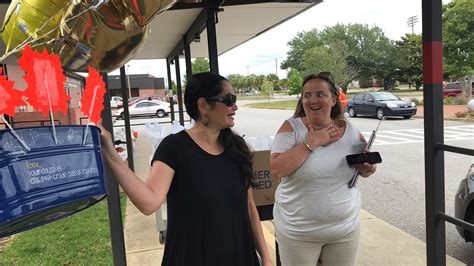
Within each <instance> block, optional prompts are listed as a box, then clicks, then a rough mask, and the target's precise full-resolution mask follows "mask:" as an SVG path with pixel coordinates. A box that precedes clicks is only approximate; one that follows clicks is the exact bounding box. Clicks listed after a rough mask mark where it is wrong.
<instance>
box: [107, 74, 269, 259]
mask: <svg viewBox="0 0 474 266" xmlns="http://www.w3.org/2000/svg"><path fill="white" fill-rule="evenodd" d="M236 100H237V99H236V96H235V94H234V90H233V88H232V86H231V84H230V83H229V82H228V81H227V80H226V79H225V78H223V77H221V76H219V75H216V74H212V73H208V72H206V73H199V74H195V75H192V76H190V77H189V79H188V82H187V85H186V91H185V94H184V103H185V106H186V110H187V112H188V114H189V116H190V117H191V118H192V119H194V120H195V121H196V123H195V125H194V126H193V127H192V128H191V129H188V130H183V131H181V132H179V133H176V134H172V135H169V136H168V137H166V138H164V139H163V141H162V142H161V143H160V145H159V146H158V148H157V150H156V152H155V155H154V157H153V160H152V168H151V171H150V174H149V177H148V180H147V181H146V182H142V181H141V180H140V179H139V178H138V177H137V176H135V174H134V173H133V172H132V171H131V170H130V169H129V168H128V167H127V166H126V165H125V164H124V163H123V162H122V160H121V159H120V157H118V155H117V153H116V152H115V150H114V147H113V145H112V141H111V138H110V134H108V133H103V138H102V141H103V155H104V157H105V159H106V162H107V163H108V165H109V166H110V167H111V169H112V171H113V172H114V174H115V176H117V179H118V182H119V184H120V185H121V187H122V188H123V189H124V191H125V192H126V193H127V195H128V196H129V197H130V199H131V200H132V202H133V203H134V204H135V206H137V208H138V209H139V210H140V211H142V212H143V213H144V214H147V215H149V214H152V213H153V212H155V211H156V210H157V209H158V208H159V207H160V206H161V204H162V203H163V201H164V200H165V198H166V200H167V205H168V224H167V236H166V243H165V251H164V256H163V261H162V265H172V266H189V265H198V266H208V265H209V266H220V265H235V266H249V265H259V261H258V257H257V254H256V250H257V251H258V253H259V254H260V257H261V259H262V262H263V265H272V263H271V261H270V257H269V254H268V250H267V247H266V244H265V240H264V237H263V233H262V228H261V224H260V219H259V216H258V212H257V209H256V207H255V203H254V201H253V197H252V188H253V186H252V185H253V179H252V177H253V175H252V162H251V155H250V152H249V149H248V147H247V145H246V143H245V142H244V140H243V139H242V138H241V137H240V136H238V135H236V134H234V133H233V132H232V130H231V129H230V128H231V127H232V126H234V116H235V112H236V111H237V105H236ZM102 130H103V132H105V129H103V128H102Z"/></svg>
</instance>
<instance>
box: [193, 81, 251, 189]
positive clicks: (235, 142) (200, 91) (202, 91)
mask: <svg viewBox="0 0 474 266" xmlns="http://www.w3.org/2000/svg"><path fill="white" fill-rule="evenodd" d="M224 82H228V81H227V79H226V78H224V77H222V76H220V75H217V74H214V73H210V72H203V73H199V74H194V75H192V76H190V77H189V78H188V81H187V84H186V91H185V92H184V105H185V106H186V111H187V113H188V115H189V116H190V117H191V118H192V119H194V120H195V121H199V120H200V119H202V117H201V114H200V113H199V109H198V103H197V102H198V99H199V98H205V99H206V98H209V97H213V96H217V95H219V94H220V93H221V92H222V90H223V85H224ZM209 104H210V105H211V106H213V107H214V106H215V104H216V102H213V101H212V102H211V101H209ZM218 140H219V142H220V144H221V145H222V146H223V147H224V150H225V151H228V152H229V154H230V156H231V157H232V159H234V160H236V161H237V162H238V163H239V164H240V167H241V169H242V172H243V174H244V176H245V183H246V185H247V187H249V186H253V187H255V186H256V182H255V181H254V178H253V169H252V155H251V153H250V150H249V147H248V146H247V143H245V141H244V139H243V138H242V137H240V136H239V135H237V134H235V133H234V132H233V131H232V130H231V129H230V128H225V129H222V130H221V132H220V134H219V138H218Z"/></svg>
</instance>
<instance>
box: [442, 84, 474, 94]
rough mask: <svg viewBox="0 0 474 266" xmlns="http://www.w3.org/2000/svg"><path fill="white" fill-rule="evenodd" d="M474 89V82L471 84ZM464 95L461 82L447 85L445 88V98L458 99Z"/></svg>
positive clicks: (473, 91) (473, 92)
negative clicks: (457, 97)
mask: <svg viewBox="0 0 474 266" xmlns="http://www.w3.org/2000/svg"><path fill="white" fill-rule="evenodd" d="M471 86H472V88H474V82H472V84H471ZM459 95H462V89H461V84H460V83H459V82H452V83H446V84H444V86H443V97H456V96H459ZM472 96H474V89H473V90H472Z"/></svg>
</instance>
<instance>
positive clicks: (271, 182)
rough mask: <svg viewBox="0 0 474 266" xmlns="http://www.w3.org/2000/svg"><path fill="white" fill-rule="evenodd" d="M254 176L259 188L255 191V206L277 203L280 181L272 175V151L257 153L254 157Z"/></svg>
mask: <svg viewBox="0 0 474 266" xmlns="http://www.w3.org/2000/svg"><path fill="white" fill-rule="evenodd" d="M253 175H254V178H255V181H256V182H257V185H258V186H257V187H256V188H254V189H253V199H254V201H255V205H257V206H263V205H272V204H273V203H275V191H276V188H277V186H278V183H279V182H278V181H277V180H276V179H274V178H273V177H272V175H271V173H270V151H269V150H263V151H256V152H254V155H253Z"/></svg>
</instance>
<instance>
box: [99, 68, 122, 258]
mask: <svg viewBox="0 0 474 266" xmlns="http://www.w3.org/2000/svg"><path fill="white" fill-rule="evenodd" d="M102 79H103V80H104V83H105V87H106V94H105V97H104V110H103V111H102V114H101V116H102V125H103V126H104V128H105V129H107V130H108V131H109V132H110V133H111V134H112V141H113V140H114V128H113V125H112V115H111V113H110V90H109V84H108V79H107V74H105V73H103V74H102ZM105 176H106V177H107V208H108V215H109V229H110V241H111V244H112V255H113V260H114V265H115V266H122V265H127V259H126V256H125V241H124V237H123V224H122V210H121V208H120V194H119V188H118V184H117V181H116V180H115V178H114V176H113V174H112V171H111V170H110V168H109V166H108V165H107V164H105Z"/></svg>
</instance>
